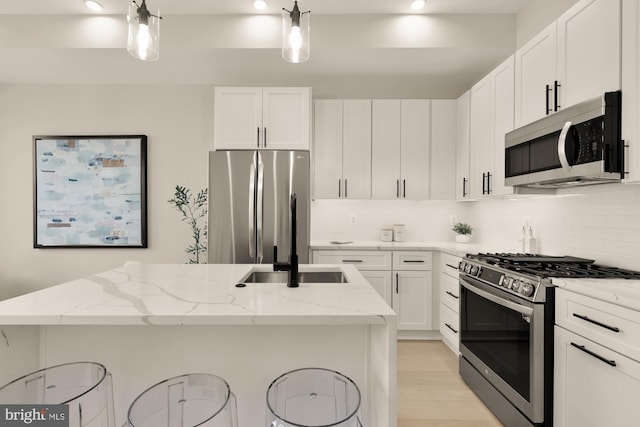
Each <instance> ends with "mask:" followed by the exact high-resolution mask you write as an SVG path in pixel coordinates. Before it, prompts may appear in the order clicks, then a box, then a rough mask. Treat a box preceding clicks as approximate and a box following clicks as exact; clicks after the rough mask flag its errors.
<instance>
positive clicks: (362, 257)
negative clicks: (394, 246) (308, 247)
mask: <svg viewBox="0 0 640 427" xmlns="http://www.w3.org/2000/svg"><path fill="white" fill-rule="evenodd" d="M313 263H314V264H353V265H354V266H355V267H356V268H357V269H358V270H391V252H390V251H331V250H327V251H324V250H320V251H313Z"/></svg>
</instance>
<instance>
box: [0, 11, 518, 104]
mask: <svg viewBox="0 0 640 427" xmlns="http://www.w3.org/2000/svg"><path fill="white" fill-rule="evenodd" d="M267 1H268V3H269V7H268V9H267V10H266V11H263V12H257V11H256V10H254V9H253V7H252V5H251V3H252V0H147V4H148V6H149V8H150V9H151V10H152V11H153V10H155V9H156V8H159V9H160V12H161V14H162V15H163V21H162V24H161V25H162V28H161V54H160V60H159V61H156V62H152V63H146V62H142V61H138V60H136V59H134V58H132V57H131V56H129V55H128V54H127V53H126V49H124V44H125V43H126V21H125V18H124V15H125V14H126V10H127V7H128V4H129V2H128V1H127V0H101V2H102V4H103V6H104V8H105V10H104V12H102V13H100V14H96V13H94V12H90V11H89V10H88V9H86V8H85V7H84V5H83V4H82V0H11V1H9V0H0V55H1V57H0V58H2V59H1V60H0V61H1V62H2V66H1V67H0V84H2V83H20V84H30V83H37V84H46V83H60V84H73V83H80V84H85V83H86V84H144V83H152V84H207V85H211V84H214V85H289V86H291V85H304V86H312V87H313V89H314V96H320V97H328V96H332V97H371V98H374V97H379V98H385V97H406V98H411V97H433V98H450V97H456V96H458V95H460V94H461V93H462V92H463V91H464V89H466V88H468V87H469V86H470V85H471V84H473V83H474V82H475V81H477V80H478V79H479V78H480V77H481V76H482V75H483V74H484V73H486V72H487V71H488V70H490V69H491V68H492V67H493V66H495V65H497V64H498V63H499V62H500V61H501V60H502V59H504V58H506V57H507V56H508V55H509V54H510V53H512V52H513V51H514V49H515V42H516V40H515V13H516V12H517V11H518V10H520V9H521V8H522V7H523V5H524V4H525V3H526V2H527V0H427V5H426V6H425V8H424V9H423V10H422V11H420V12H418V13H416V12H413V11H411V9H410V8H409V3H410V0H304V2H300V5H301V6H302V8H303V10H305V9H310V10H311V11H312V20H311V26H312V27H311V28H312V39H311V40H312V44H311V46H312V50H311V59H310V60H309V61H308V62H307V63H304V64H289V63H286V62H285V61H284V60H282V59H281V58H280V50H279V44H280V34H279V32H280V27H279V26H280V21H279V19H280V18H279V13H280V10H281V8H282V7H283V6H286V7H290V4H291V3H292V2H291V1H289V0H277V1H274V0H267ZM348 14H351V15H348ZM355 14H357V15H355ZM27 15H28V16H27ZM36 15H37V16H36ZM407 15H417V16H414V17H413V18H410V17H409V18H407ZM466 15H475V16H466ZM245 30H246V31H245ZM261 31H262V32H261Z"/></svg>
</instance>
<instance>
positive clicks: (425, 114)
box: [400, 99, 431, 200]
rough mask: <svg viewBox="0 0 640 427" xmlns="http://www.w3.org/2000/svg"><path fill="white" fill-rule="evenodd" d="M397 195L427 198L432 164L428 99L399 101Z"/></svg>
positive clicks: (420, 198) (429, 105)
mask: <svg viewBox="0 0 640 427" xmlns="http://www.w3.org/2000/svg"><path fill="white" fill-rule="evenodd" d="M400 107H401V116H402V118H401V123H402V129H401V140H400V157H401V165H400V170H401V176H400V180H401V182H400V196H401V197H402V198H406V199H413V200H424V199H428V198H429V191H430V185H431V184H430V183H431V180H430V176H431V174H430V164H431V131H430V128H431V101H429V100H428V99H411V100H410V99H406V100H402V102H401V106H400Z"/></svg>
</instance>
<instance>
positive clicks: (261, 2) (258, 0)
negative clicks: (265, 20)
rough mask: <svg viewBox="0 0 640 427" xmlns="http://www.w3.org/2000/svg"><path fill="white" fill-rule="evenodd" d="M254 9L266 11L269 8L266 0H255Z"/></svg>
mask: <svg viewBox="0 0 640 427" xmlns="http://www.w3.org/2000/svg"><path fill="white" fill-rule="evenodd" d="M253 7H255V8H256V9H258V10H264V9H266V8H267V2H266V1H265V0H253Z"/></svg>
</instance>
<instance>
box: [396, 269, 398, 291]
mask: <svg viewBox="0 0 640 427" xmlns="http://www.w3.org/2000/svg"><path fill="white" fill-rule="evenodd" d="M397 293H398V273H396V294H397Z"/></svg>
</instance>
